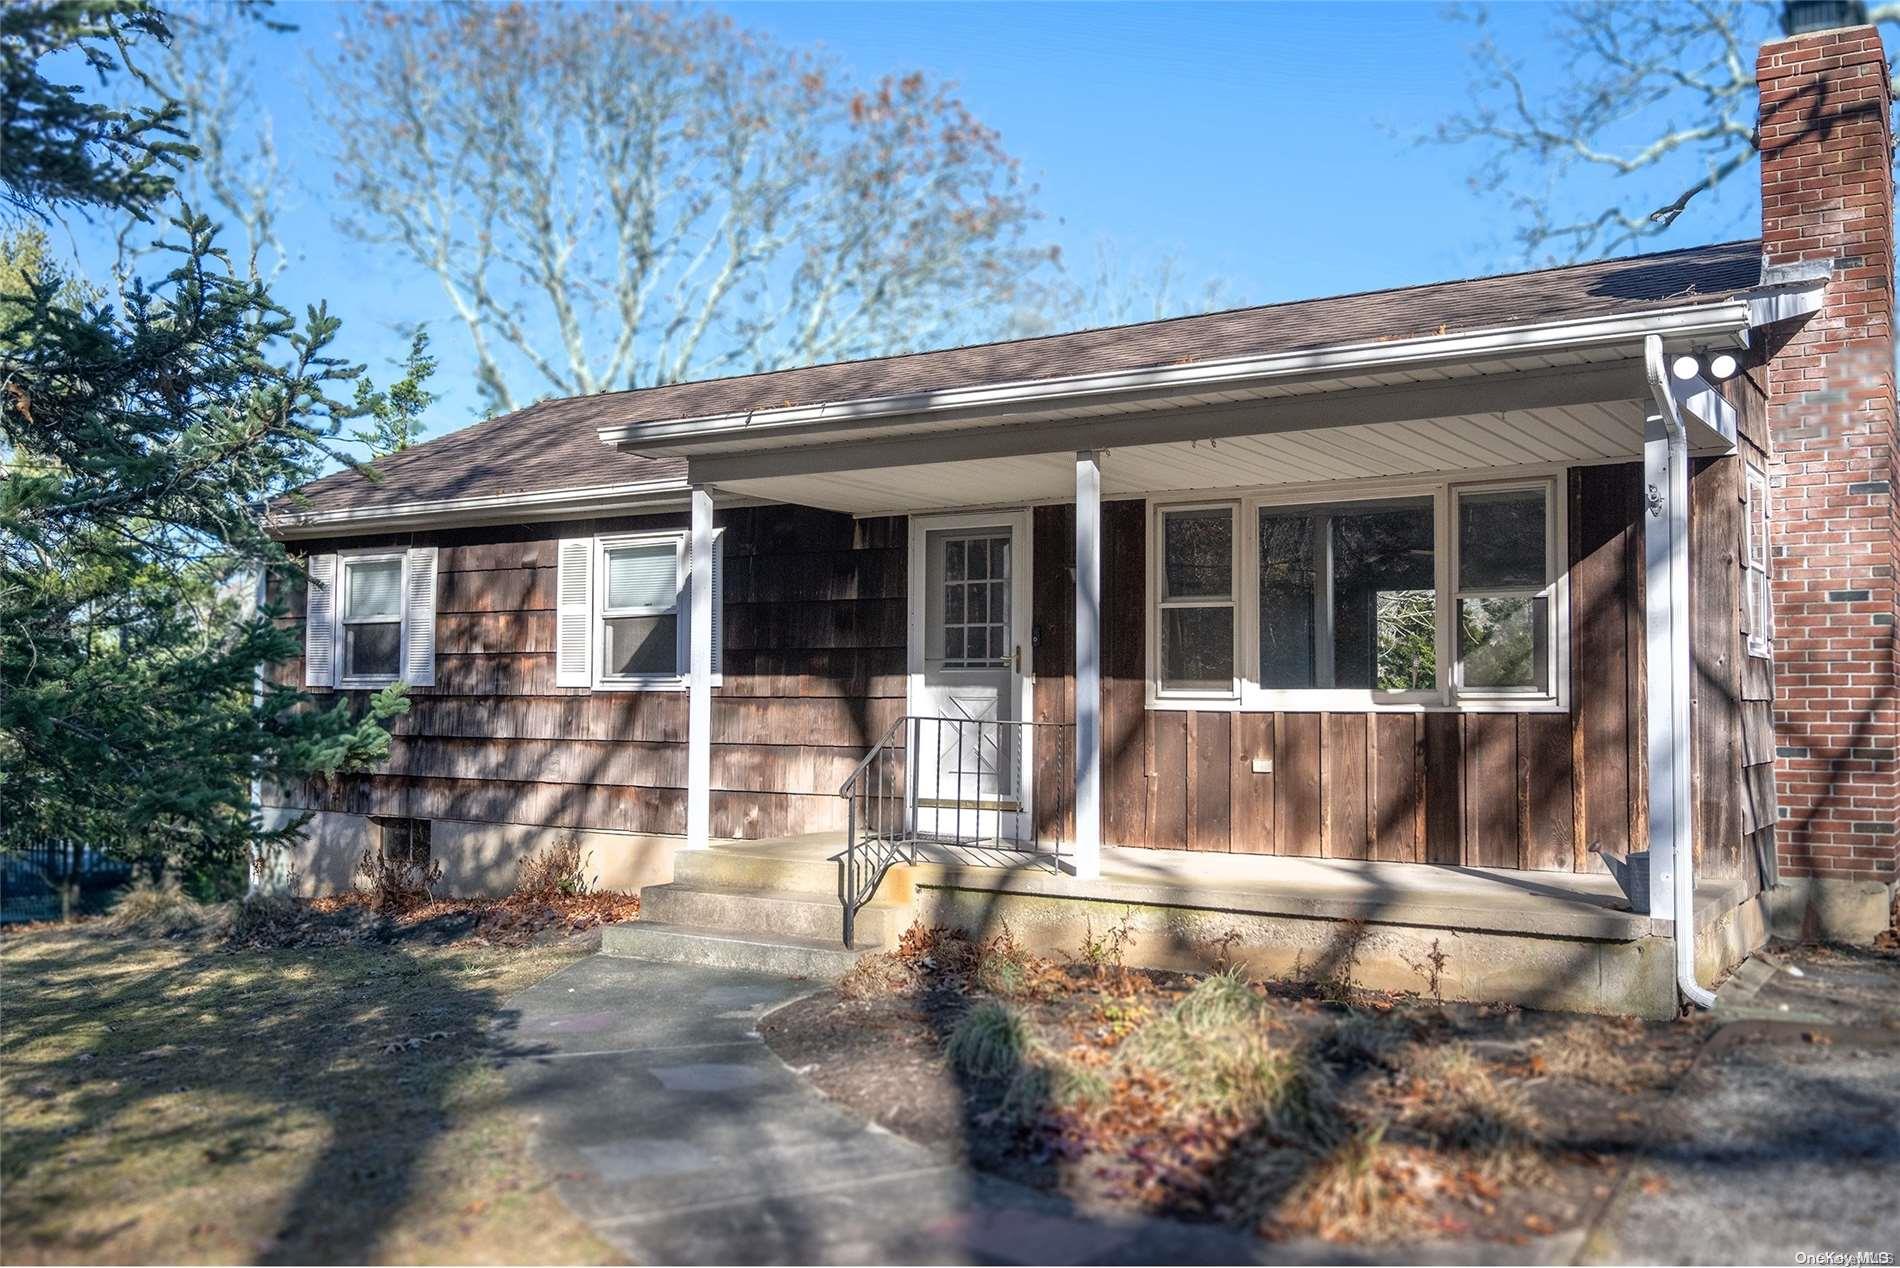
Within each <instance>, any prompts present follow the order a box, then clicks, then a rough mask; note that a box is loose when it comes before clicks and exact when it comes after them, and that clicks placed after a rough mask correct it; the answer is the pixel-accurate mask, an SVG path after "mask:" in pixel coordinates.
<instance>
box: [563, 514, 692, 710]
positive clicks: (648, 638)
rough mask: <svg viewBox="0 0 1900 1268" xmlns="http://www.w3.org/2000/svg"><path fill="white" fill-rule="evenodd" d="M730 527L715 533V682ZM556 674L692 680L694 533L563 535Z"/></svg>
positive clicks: (666, 685) (627, 685)
mask: <svg viewBox="0 0 1900 1268" xmlns="http://www.w3.org/2000/svg"><path fill="white" fill-rule="evenodd" d="M724 552H725V539H724V536H723V530H715V531H714V534H713V570H712V588H713V602H712V608H713V630H712V644H713V680H712V681H713V685H715V686H717V685H718V684H719V664H720V656H721V651H722V647H721V644H722V642H723V639H722V637H721V627H722V624H723V621H722V616H721V608H722V607H723V603H724V595H723V593H722V590H723V584H722V575H721V574H722V573H723V571H724V568H723V556H724ZM556 561H557V575H556V578H555V591H556V607H557V609H558V612H557V617H556V636H555V644H556V645H555V674H554V681H555V685H556V686H560V687H600V688H607V689H614V690H640V689H645V688H658V689H662V690H677V689H679V688H682V687H684V686H686V682H687V678H688V676H689V674H690V672H691V659H692V642H691V634H692V630H691V626H692V610H691V608H690V606H689V603H688V594H689V593H690V589H689V583H690V581H691V578H692V573H691V568H692V560H691V551H690V549H689V541H688V537H687V534H685V533H680V532H666V533H627V534H620V535H615V536H610V537H574V538H566V539H563V540H562V541H561V543H560V548H559V552H558V554H557V556H556Z"/></svg>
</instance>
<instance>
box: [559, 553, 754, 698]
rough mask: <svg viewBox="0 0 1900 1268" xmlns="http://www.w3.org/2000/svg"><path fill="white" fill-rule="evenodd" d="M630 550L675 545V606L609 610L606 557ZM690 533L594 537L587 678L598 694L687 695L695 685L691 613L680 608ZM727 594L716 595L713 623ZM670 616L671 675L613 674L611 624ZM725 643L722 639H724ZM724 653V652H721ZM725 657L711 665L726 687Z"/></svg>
mask: <svg viewBox="0 0 1900 1268" xmlns="http://www.w3.org/2000/svg"><path fill="white" fill-rule="evenodd" d="M725 531H726V530H725V529H723V528H716V529H714V530H713V549H714V550H715V551H717V550H719V549H720V548H721V546H722V545H723V538H724V536H725ZM628 546H671V547H672V548H673V605H672V606H671V607H665V608H657V607H631V608H609V607H608V606H607V555H608V552H610V551H614V550H620V549H624V548H625V547H628ZM692 562H693V561H692V534H691V533H690V532H687V531H685V530H682V529H675V530H668V531H665V532H646V533H612V534H606V535H602V536H597V537H595V538H594V555H593V562H592V565H591V566H592V568H593V573H594V585H593V595H592V597H591V600H590V608H591V610H590V612H589V613H588V619H589V620H590V621H591V622H592V623H593V628H592V631H591V633H592V636H593V637H592V640H591V641H592V643H593V647H592V649H591V658H592V662H593V663H592V664H591V665H590V666H589V669H588V677H589V681H590V682H591V684H592V686H593V688H594V689H595V690H597V691H684V690H686V688H687V686H688V685H689V684H690V683H691V681H692V649H691V648H690V647H688V646H687V641H686V640H687V639H688V638H690V637H691V631H690V628H689V627H690V625H691V620H690V617H691V613H689V612H688V611H687V610H686V608H685V607H684V606H683V605H682V603H681V600H682V599H683V598H684V597H685V591H686V581H687V578H688V577H689V576H690V575H691V572H692ZM723 597H724V596H723V595H720V594H715V595H713V604H714V607H715V618H714V619H719V614H718V613H717V611H716V609H717V608H719V607H721V606H723V604H722V603H721V600H722V599H723ZM639 616H671V617H673V618H674V631H675V634H676V637H675V638H674V640H673V649H674V650H673V664H674V672H673V673H670V674H609V673H607V672H606V664H607V648H608V641H607V622H608V621H609V620H617V619H620V618H622V617H639ZM721 641H722V643H723V640H721ZM719 650H720V651H721V652H722V653H723V651H724V648H723V647H721V648H720V649H719ZM723 659H724V658H723V655H722V656H721V657H720V658H718V659H715V660H714V662H713V675H712V685H713V686H715V687H718V686H721V685H723V683H724V681H725V676H724V667H723V665H722V664H721V661H722V660H723Z"/></svg>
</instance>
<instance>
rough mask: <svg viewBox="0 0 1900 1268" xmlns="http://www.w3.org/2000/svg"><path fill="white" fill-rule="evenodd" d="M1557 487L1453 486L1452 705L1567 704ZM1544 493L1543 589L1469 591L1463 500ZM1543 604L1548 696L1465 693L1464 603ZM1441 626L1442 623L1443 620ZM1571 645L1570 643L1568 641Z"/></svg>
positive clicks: (1520, 691) (1524, 690) (1528, 483)
mask: <svg viewBox="0 0 1900 1268" xmlns="http://www.w3.org/2000/svg"><path fill="white" fill-rule="evenodd" d="M1555 486H1556V481H1555V480H1550V479H1544V480H1501V481H1486V482H1484V483H1481V484H1480V483H1469V482H1467V483H1459V484H1454V485H1451V486H1449V493H1450V498H1449V501H1450V506H1449V512H1450V522H1449V525H1448V528H1449V536H1450V544H1451V556H1452V558H1451V588H1450V591H1449V599H1450V609H1451V610H1450V613H1449V618H1450V619H1449V621H1448V622H1447V623H1446V624H1447V628H1448V629H1449V631H1450V636H1449V646H1448V648H1447V653H1448V657H1449V659H1446V660H1441V661H1440V662H1439V663H1440V664H1441V665H1446V664H1448V665H1450V667H1451V676H1452V684H1451V690H1452V699H1454V700H1460V701H1470V702H1473V703H1476V702H1478V701H1516V700H1528V701H1530V702H1532V703H1534V704H1549V705H1554V704H1556V703H1557V702H1559V701H1561V700H1562V699H1563V698H1564V691H1563V680H1564V679H1566V678H1568V677H1569V676H1570V675H1569V672H1568V666H1569V663H1570V659H1569V655H1568V652H1567V649H1566V648H1565V647H1563V646H1560V644H1559V639H1560V638H1561V637H1562V636H1563V635H1564V634H1566V633H1567V631H1568V629H1569V624H1570V623H1569V622H1568V621H1567V620H1559V616H1558V590H1559V588H1560V587H1561V585H1562V582H1563V576H1564V572H1565V569H1564V567H1563V559H1564V556H1563V555H1562V554H1561V553H1560V552H1559V550H1558V544H1559V542H1560V540H1561V536H1562V535H1561V533H1560V532H1559V530H1558V526H1557V517H1558V515H1559V514H1560V511H1559V504H1560V503H1561V502H1562V501H1563V499H1561V498H1559V497H1558V496H1557V491H1556V487H1555ZM1528 492H1541V493H1542V494H1543V495H1544V584H1543V585H1542V586H1539V587H1538V588H1536V589H1534V590H1533V589H1530V588H1528V587H1524V586H1509V587H1491V588H1480V589H1472V590H1466V589H1465V588H1464V587H1463V584H1462V581H1461V577H1462V575H1463V561H1462V560H1460V559H1459V557H1458V555H1459V544H1460V542H1461V541H1462V540H1463V534H1461V533H1460V532H1459V531H1458V529H1459V517H1458V504H1459V499H1461V498H1462V497H1464V496H1465V495H1466V494H1484V493H1528ZM1518 598H1528V599H1532V600H1536V599H1542V600H1544V640H1545V646H1547V647H1548V648H1549V649H1550V674H1551V682H1550V689H1549V690H1548V691H1545V690H1541V689H1539V688H1537V687H1467V686H1465V685H1464V672H1465V663H1464V659H1463V658H1462V657H1461V656H1459V654H1458V640H1457V637H1456V634H1457V628H1458V626H1457V622H1458V617H1459V613H1460V610H1461V609H1462V607H1463V604H1464V601H1465V600H1466V599H1518ZM1440 619H1441V620H1444V617H1443V616H1441V618H1440ZM1566 641H1567V640H1566Z"/></svg>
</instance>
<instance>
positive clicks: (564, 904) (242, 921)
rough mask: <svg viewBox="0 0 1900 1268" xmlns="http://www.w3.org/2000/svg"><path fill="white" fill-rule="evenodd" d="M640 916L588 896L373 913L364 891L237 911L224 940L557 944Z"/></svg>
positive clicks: (623, 897)
mask: <svg viewBox="0 0 1900 1268" xmlns="http://www.w3.org/2000/svg"><path fill="white" fill-rule="evenodd" d="M639 914H640V896H639V895H638V894H622V893H594V894H554V895H545V896H532V897H531V896H528V895H522V894H510V895H509V896H507V897H505V898H441V899H431V900H427V901H424V902H420V903H416V904H414V905H408V906H404V907H401V908H390V907H383V908H379V907H378V906H377V905H376V904H375V903H374V902H373V901H372V900H371V898H370V897H369V895H367V894H363V893H348V894H337V895H333V896H330V897H326V898H310V899H285V900H280V901H277V902H272V903H269V904H268V905H266V906H264V907H262V908H261V909H259V910H256V911H254V912H252V913H250V914H249V915H248V916H247V915H244V914H240V916H239V918H238V920H237V922H236V924H235V925H234V927H233V929H232V932H231V941H232V942H233V943H234V944H235V945H238V946H244V947H307V946H323V945H327V944H332V943H339V942H358V941H378V942H408V941H425V942H429V943H432V944H443V943H449V942H457V941H461V940H464V939H466V940H470V941H474V942H480V943H485V944H488V945H493V946H528V945H532V944H536V943H545V942H552V941H559V940H561V939H564V938H568V937H572V936H573V935H575V934H578V933H583V932H586V931H587V930H590V929H597V928H599V927H601V926H603V925H612V924H619V923H620V922H621V921H625V920H632V919H634V918H635V917H636V916H638V915H639Z"/></svg>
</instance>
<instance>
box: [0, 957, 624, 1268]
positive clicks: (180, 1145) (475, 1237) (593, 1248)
mask: <svg viewBox="0 0 1900 1268" xmlns="http://www.w3.org/2000/svg"><path fill="white" fill-rule="evenodd" d="M583 950H584V948H583V947H581V946H579V945H577V944H576V943H575V942H574V941H573V940H572V939H566V940H563V941H561V942H559V943H555V944H543V945H517V946H507V945H494V944H483V943H479V942H475V941H472V940H469V939H462V940H459V941H452V942H449V943H447V944H440V943H437V944H431V943H430V942H429V940H427V939H425V938H415V939H410V940H403V941H397V942H387V941H377V940H368V939H362V938H358V939H354V940H338V941H333V942H329V943H327V944H325V945H316V946H296V947H290V948H278V949H255V948H247V949H233V947H232V946H231V944H230V943H229V942H225V941H218V942H213V941H210V940H208V939H206V938H203V937H198V938H191V939H182V940H181V939H169V940H165V939H152V938H140V937H136V936H133V935H127V934H120V933H113V932H111V931H110V930H109V929H108V928H107V927H106V926H105V925H104V924H103V923H101V922H95V923H94V924H92V925H88V926H83V927H81V928H80V929H79V930H77V931H73V930H50V931H40V932H36V933H32V934H28V935H24V936H17V935H16V936H10V937H7V938H6V939H5V940H4V941H0V973H3V974H4V978H5V983H6V986H5V993H6V1009H5V1015H4V1018H3V1019H0V1126H3V1128H4V1134H5V1151H4V1158H0V1182H3V1183H4V1187H5V1192H6V1220H5V1228H4V1235H3V1237H4V1240H3V1241H0V1258H3V1259H4V1260H5V1261H6V1262H9V1263H35V1262H119V1263H123V1262H160V1263H163V1262H192V1263H251V1262H266V1263H269V1262H290V1263H313V1262H344V1263H349V1262H368V1263H388V1262H446V1263H463V1262H466V1263H544V1262H545V1263H566V1262H601V1261H603V1260H608V1259H611V1258H612V1257H613V1256H612V1252H611V1251H610V1250H609V1249H608V1248H607V1247H606V1246H605V1245H603V1244H601V1243H599V1242H598V1241H596V1240H594V1239H593V1238H592V1237H591V1236H590V1235H589V1234H588V1233H587V1232H586V1230H585V1229H583V1228H582V1227H581V1226H580V1225H579V1224H578V1223H577V1222H576V1221H575V1220H574V1219H573V1218H572V1217H571V1216H570V1215H568V1213H567V1212H566V1210H565V1209H564V1208H563V1207H562V1206H561V1205H560V1204H559V1202H558V1201H557V1199H556V1198H555V1196H554V1194H553V1192H552V1191H551V1190H550V1189H549V1187H548V1180H547V1178H546V1177H544V1176H542V1175H540V1174H538V1173H537V1171H536V1169H535V1168H534V1167H533V1166H532V1165H531V1163H530V1161H529V1159H528V1156H527V1152H526V1139H527V1137H526V1130H525V1125H524V1123H523V1122H522V1121H521V1119H520V1118H519V1116H518V1115H517V1114H516V1113H515V1112H514V1111H513V1110H512V1109H511V1108H510V1106H509V1104H508V1102H507V1097H506V1095H505V1091H504V1087H503V1083H502V1079H501V1075H500V1074H499V1073H498V1072H497V1070H496V1069H495V1068H494V1061H493V1056H494V1053H495V1051H496V1048H497V1047H498V1046H503V1045H505V1044H506V1042H507V1041H506V1039H505V1020H506V1010H505V1008H504V1005H503V1001H504V1000H505V999H506V998H507V997H508V996H509V995H510V994H512V993H513V992H515V991H518V990H520V989H522V988H523V987H525V986H527V985H528V984H529V983H531V982H533V981H535V980H536V979H538V978H540V977H542V976H544V975H546V974H547V973H549V972H552V971H553V970H554V969H556V968H559V967H560V966H561V965H563V964H565V963H568V962H569V961H570V960H572V959H573V958H575V956H577V955H578V954H580V953H582V951H583Z"/></svg>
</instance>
